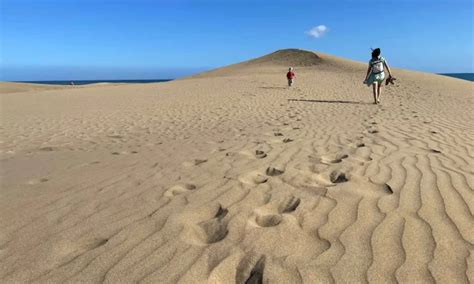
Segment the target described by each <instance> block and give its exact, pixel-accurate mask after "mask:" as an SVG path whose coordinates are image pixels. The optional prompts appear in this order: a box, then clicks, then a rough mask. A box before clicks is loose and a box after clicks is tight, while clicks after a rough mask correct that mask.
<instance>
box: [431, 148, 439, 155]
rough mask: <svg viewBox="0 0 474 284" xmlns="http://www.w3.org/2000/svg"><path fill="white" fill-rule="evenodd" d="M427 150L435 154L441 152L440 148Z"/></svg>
mask: <svg viewBox="0 0 474 284" xmlns="http://www.w3.org/2000/svg"><path fill="white" fill-rule="evenodd" d="M429 151H430V152H431V153H435V154H439V153H441V151H440V150H436V149H430V150H429Z"/></svg>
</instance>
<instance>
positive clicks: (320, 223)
mask: <svg viewBox="0 0 474 284" xmlns="http://www.w3.org/2000/svg"><path fill="white" fill-rule="evenodd" d="M289 65H291V66H294V67H295V68H296V72H297V76H298V77H297V80H296V84H295V86H294V87H293V88H291V89H288V88H287V87H286V82H285V71H286V68H287V67H288V66H289ZM300 66H301V67H300ZM365 69H366V65H365V63H358V62H353V61H347V60H344V59H340V58H336V57H333V56H329V55H324V54H319V53H318V54H317V55H316V54H315V53H312V52H307V51H298V50H283V51H279V52H276V53H274V54H271V55H269V56H266V57H263V58H260V59H256V60H253V61H249V62H246V63H241V64H237V65H234V66H230V67H226V68H222V69H218V70H214V71H211V72H208V73H205V74H201V75H197V76H194V77H191V78H186V79H182V80H176V81H171V82H166V83H159V84H143V85H121V86H100V87H99V86H89V87H83V88H70V89H67V90H65V89H58V90H56V89H51V90H37V91H28V92H24V91H22V92H16V93H3V94H1V95H0V97H1V102H2V103H1V105H2V108H1V119H2V141H1V143H2V144H1V145H2V147H1V151H2V152H1V153H0V157H1V182H2V188H1V191H0V192H1V198H0V216H1V217H0V228H1V229H0V280H1V282H3V283H17V282H48V283H50V282H57V283H62V282H89V283H96V282H106V283H119V282H120V283H124V282H144V283H262V282H263V283H303V282H304V283H334V282H336V283H348V282H350V283H366V282H371V283H392V282H402V283H425V282H440V283H468V282H474V276H473V275H474V258H473V243H474V219H473V210H474V195H473V188H474V179H473V168H474V167H473V164H474V163H473V158H474V148H473V147H474V143H473V141H474V129H473V125H472V122H473V121H474V120H473V118H474V117H473V113H472V107H473V100H474V97H473V83H471V82H467V81H462V80H457V79H453V78H447V77H442V76H438V75H432V74H426V73H420V72H412V71H407V70H397V69H395V70H394V73H395V75H396V76H397V78H398V81H397V84H396V85H395V86H389V87H387V88H386V89H385V90H384V93H383V94H382V104H381V105H378V106H377V105H372V104H371V102H372V96H371V93H370V89H369V88H367V87H366V86H364V85H363V84H362V80H363V78H364V75H365V73H364V72H365Z"/></svg>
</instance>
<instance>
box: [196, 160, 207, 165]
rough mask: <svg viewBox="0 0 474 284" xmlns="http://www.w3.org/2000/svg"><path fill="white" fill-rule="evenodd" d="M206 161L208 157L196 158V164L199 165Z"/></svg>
mask: <svg viewBox="0 0 474 284" xmlns="http://www.w3.org/2000/svg"><path fill="white" fill-rule="evenodd" d="M205 162H207V159H195V160H194V165H195V166H197V165H200V164H203V163H205Z"/></svg>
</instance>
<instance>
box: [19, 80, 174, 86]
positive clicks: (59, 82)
mask: <svg viewBox="0 0 474 284" xmlns="http://www.w3.org/2000/svg"><path fill="white" fill-rule="evenodd" d="M172 80H174V79H142V80H135V79H131V80H46V81H12V82H15V83H31V84H46V85H71V83H74V85H88V84H98V83H129V84H141V83H160V82H168V81H172Z"/></svg>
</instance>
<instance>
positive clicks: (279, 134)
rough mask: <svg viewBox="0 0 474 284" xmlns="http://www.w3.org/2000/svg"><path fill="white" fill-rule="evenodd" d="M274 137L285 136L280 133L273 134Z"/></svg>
mask: <svg viewBox="0 0 474 284" xmlns="http://www.w3.org/2000/svg"><path fill="white" fill-rule="evenodd" d="M273 135H275V136H283V134H282V133H280V132H276V133H273Z"/></svg>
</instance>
